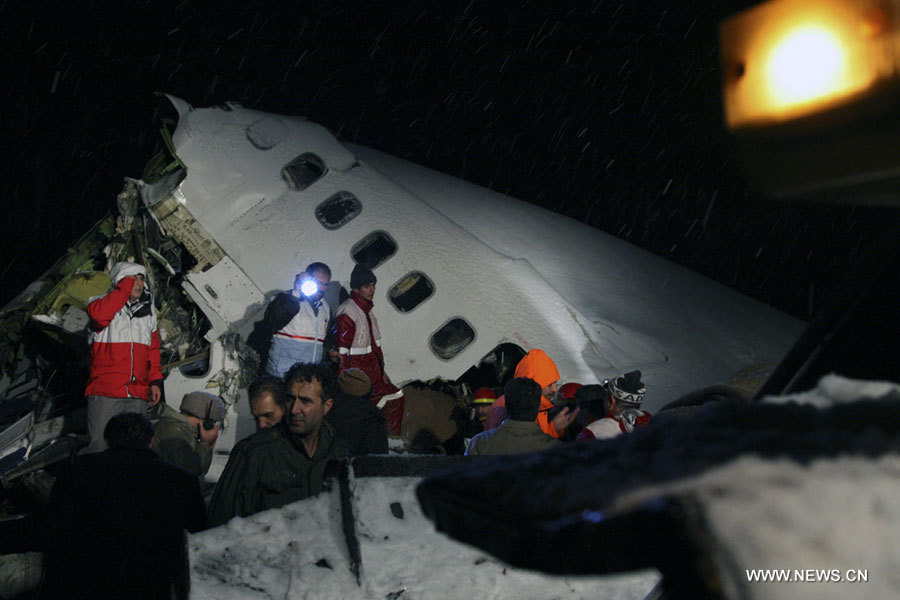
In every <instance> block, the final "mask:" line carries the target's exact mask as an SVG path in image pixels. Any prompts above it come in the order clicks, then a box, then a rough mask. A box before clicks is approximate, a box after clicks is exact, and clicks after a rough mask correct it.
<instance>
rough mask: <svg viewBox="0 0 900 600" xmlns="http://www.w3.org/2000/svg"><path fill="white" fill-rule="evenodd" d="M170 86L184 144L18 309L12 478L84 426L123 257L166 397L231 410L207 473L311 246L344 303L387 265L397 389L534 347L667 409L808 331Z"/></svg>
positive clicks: (10, 415) (751, 367)
mask: <svg viewBox="0 0 900 600" xmlns="http://www.w3.org/2000/svg"><path fill="white" fill-rule="evenodd" d="M169 100H171V102H172V104H173V105H174V106H175V108H176V109H177V112H178V124H177V127H176V128H175V129H174V131H173V132H172V133H171V135H169V134H168V132H167V131H166V130H165V129H164V130H163V135H164V137H165V138H166V140H167V146H168V149H169V153H165V154H163V155H159V156H157V157H156V158H155V159H154V160H153V161H151V163H150V164H149V165H148V167H147V169H146V172H145V173H144V175H143V177H142V178H141V179H130V178H129V179H126V181H125V186H124V188H123V190H122V192H121V193H120V194H119V196H118V198H117V202H116V205H117V214H116V215H113V216H110V217H108V218H107V219H105V220H103V221H102V222H100V223H98V224H97V225H96V226H95V227H94V228H93V229H92V230H91V231H90V232H89V233H87V234H86V235H85V236H84V237H83V238H82V239H81V240H80V241H79V242H78V243H77V244H75V245H74V246H73V247H72V249H70V251H69V253H68V254H67V255H66V256H65V257H64V258H63V259H62V260H61V261H59V262H58V263H57V264H56V265H55V266H54V267H53V268H51V269H50V270H49V271H48V272H47V273H45V274H44V276H43V277H41V278H40V279H38V280H37V281H35V282H34V283H33V284H32V285H31V286H29V287H28V289H26V290H25V291H24V292H22V293H21V294H20V295H19V296H18V297H17V298H15V299H14V300H13V301H12V302H11V303H10V304H8V305H7V306H6V307H5V308H4V309H3V313H2V327H3V329H4V332H5V334H6V335H5V336H4V348H3V354H2V368H3V387H2V390H0V391H2V394H3V407H4V409H5V410H4V417H5V420H4V424H5V427H6V429H5V430H4V431H3V433H2V443H3V446H2V449H0V450H2V452H3V454H4V463H3V464H4V465H5V468H6V469H7V471H10V470H11V471H13V473H12V475H10V474H9V473H8V472H7V474H6V475H5V481H6V483H11V480H12V479H15V478H16V477H18V476H20V474H22V473H23V469H22V467H23V465H24V464H26V463H28V462H29V461H30V460H33V459H34V458H35V455H36V454H40V453H41V452H40V451H41V446H42V445H45V444H47V443H48V442H49V441H50V440H52V439H56V438H58V437H59V434H60V433H68V432H70V431H72V432H78V423H79V420H78V416H77V415H73V414H72V412H73V411H75V409H76V408H77V407H78V406H83V401H80V396H81V395H82V393H83V383H84V380H85V378H86V372H87V350H88V344H87V335H88V317H87V314H86V312H85V306H86V304H87V301H88V299H89V298H91V297H92V296H95V295H99V294H103V293H105V292H106V290H107V289H108V288H109V277H108V275H107V274H106V270H107V269H108V267H109V266H111V265H112V264H113V263H115V262H117V261H120V260H129V261H134V262H139V263H141V264H144V265H146V267H147V270H148V283H149V287H150V290H151V291H152V292H153V294H154V297H155V305H156V310H157V313H158V317H159V331H160V338H161V345H162V354H163V369H164V373H165V397H166V399H167V402H168V403H169V404H170V405H172V406H174V407H177V405H178V402H179V401H180V399H181V397H182V395H183V394H185V393H187V392H190V391H194V390H208V391H211V392H214V393H216V394H219V395H220V396H221V397H222V398H224V399H225V401H226V402H227V403H228V404H229V409H228V417H227V419H226V422H225V428H224V431H223V433H222V435H220V437H219V440H218V442H217V445H216V457H217V458H216V460H215V461H214V466H213V468H212V470H211V477H216V476H217V473H218V472H219V471H220V470H221V468H222V466H224V462H225V460H226V458H227V454H228V451H229V450H230V448H231V447H232V446H233V444H234V443H235V442H236V441H237V440H239V439H241V438H242V437H244V436H246V435H248V434H249V433H251V432H252V431H253V423H252V419H251V417H250V416H249V410H248V408H247V406H246V401H245V399H246V388H247V386H248V384H249V383H250V382H251V381H252V379H253V378H254V377H255V376H256V373H257V370H258V366H259V357H258V354H257V353H256V352H255V351H254V350H253V349H252V348H251V347H250V346H249V345H248V344H247V343H246V340H247V338H248V336H250V335H251V333H252V331H253V327H254V323H256V322H258V321H259V320H260V319H261V318H262V313H263V311H264V310H265V308H266V306H267V303H268V301H269V300H271V298H272V297H274V295H275V294H277V293H278V292H280V291H282V290H284V289H289V288H290V287H291V285H292V284H293V281H294V276H295V274H296V273H298V272H299V271H301V270H302V269H303V268H304V267H305V265H306V264H308V263H310V262H313V261H322V262H324V263H326V264H328V265H329V266H330V267H331V270H332V273H333V277H332V283H331V284H330V286H329V288H328V290H327V292H326V296H325V298H326V300H327V301H329V304H330V305H331V307H332V312H334V311H335V310H336V308H337V306H338V303H339V300H340V299H341V298H342V297H346V294H347V292H349V275H350V272H351V271H352V269H353V266H354V265H355V264H356V263H364V264H366V265H367V266H369V267H370V268H372V269H373V271H374V273H375V274H376V276H377V277H378V285H377V291H376V296H375V307H376V308H375V310H376V311H377V312H376V314H377V316H378V319H379V323H380V328H381V330H382V332H383V344H384V346H383V350H384V355H385V360H386V370H387V372H388V374H389V375H390V377H391V379H392V380H393V381H394V382H395V383H397V384H399V385H403V384H405V383H409V382H411V381H428V380H433V379H435V378H440V379H442V380H447V381H449V382H451V383H455V384H457V387H456V388H454V389H457V390H459V391H460V393H461V394H462V395H464V394H465V393H467V391H468V392H471V390H472V389H474V388H475V387H476V386H480V385H488V386H494V387H496V386H499V385H500V384H501V383H502V382H504V381H505V379H508V377H509V376H510V374H511V372H512V370H513V369H514V368H515V364H516V361H518V359H519V358H520V357H521V356H522V355H523V354H524V353H525V352H526V351H527V350H528V349H530V348H541V349H543V350H544V351H546V352H547V354H548V355H549V356H551V357H552V358H553V360H554V361H555V362H556V364H557V366H558V368H559V371H560V373H561V375H562V380H561V383H564V382H568V381H577V382H580V383H595V382H598V381H601V380H602V379H604V378H607V377H612V376H615V375H618V374H621V373H623V372H625V371H630V370H634V369H639V370H641V371H642V372H643V373H644V380H645V381H646V382H647V385H648V390H649V391H648V394H647V400H646V403H645V405H646V406H647V407H648V408H649V410H651V411H653V410H655V409H656V408H658V407H660V406H662V405H664V404H666V403H668V402H670V401H672V400H675V399H676V398H678V397H679V396H681V395H683V394H685V393H687V392H690V391H693V390H696V389H698V388H702V387H704V386H708V385H712V384H717V383H722V382H727V381H730V380H734V379H735V378H737V377H741V376H743V377H744V381H747V380H752V378H753V376H754V375H755V371H757V370H760V369H762V370H764V369H765V368H767V367H770V366H771V365H773V364H774V363H776V362H777V361H778V359H779V358H780V357H781V356H782V355H783V354H784V352H785V351H786V350H787V349H788V347H789V346H790V344H791V343H792V342H793V340H794V339H795V338H796V337H797V335H798V334H799V332H800V331H801V329H802V323H801V322H800V321H798V320H795V319H793V318H791V317H788V316H786V315H784V314H782V313H780V312H778V311H776V310H774V309H772V308H770V307H768V306H765V305H763V304H761V303H759V302H757V301H755V300H752V299H749V298H747V297H744V296H742V295H740V294H738V293H737V292H735V291H733V290H731V289H728V288H726V287H724V286H722V285H719V284H717V283H715V282H713V281H711V280H709V279H706V278H704V277H701V276H699V275H697V274H695V273H692V272H690V271H688V270H686V269H684V268H681V267H678V266H676V265H673V264H671V263H668V262H667V261H665V260H663V259H661V258H658V257H656V256H653V255H651V254H649V253H648V252H645V251H643V250H641V249H638V248H636V247H634V246H631V245H629V244H627V243H625V242H623V241H621V240H619V239H616V238H614V237H612V236H610V235H607V234H604V233H602V232H600V231H598V230H596V229H593V228H591V227H588V226H587V225H584V224H582V223H579V222H576V221H574V220H572V219H570V218H568V217H564V216H561V215H558V214H554V213H552V212H549V211H547V210H544V209H541V208H538V207H535V206H532V205H529V204H526V203H524V202H521V201H518V200H515V199H513V198H510V197H508V196H504V195H502V194H499V193H496V192H492V191H490V190H487V189H484V188H481V187H478V186H475V185H473V184H470V183H466V182H464V181H461V180H458V179H454V178H452V177H449V176H447V175H444V174H441V173H438V172H435V171H431V170H429V169H426V168H423V167H420V166H417V165H414V164H411V163H408V162H405V161H402V160H399V159H396V158H393V157H391V156H387V155H384V154H382V153H380V152H377V151H375V150H371V149H369V148H364V147H360V146H354V145H351V144H347V143H343V142H341V141H339V140H338V139H337V138H336V137H335V136H334V135H332V134H331V133H330V132H329V131H328V130H326V129H325V128H324V127H321V126H319V125H316V124H314V123H310V122H309V121H307V120H305V119H303V118H300V117H286V116H281V115H272V114H266V113H262V112H258V111H254V110H250V109H246V108H243V107H241V106H238V105H236V104H227V105H223V106H219V107H215V108H203V109H194V108H192V107H191V106H189V105H188V104H187V103H186V102H184V101H182V100H180V99H178V98H174V97H171V96H170V97H169ZM752 391H753V390H752V389H751V390H749V392H748V393H749V394H752ZM57 452H59V451H57ZM26 457H27V458H28V459H29V460H26ZM26 470H27V469H26Z"/></svg>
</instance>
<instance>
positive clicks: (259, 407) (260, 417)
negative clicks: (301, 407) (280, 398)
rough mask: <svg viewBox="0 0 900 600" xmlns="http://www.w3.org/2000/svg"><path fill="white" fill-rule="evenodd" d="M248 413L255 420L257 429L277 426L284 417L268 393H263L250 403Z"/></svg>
mask: <svg viewBox="0 0 900 600" xmlns="http://www.w3.org/2000/svg"><path fill="white" fill-rule="evenodd" d="M250 412H251V413H252V414H253V418H254V419H255V420H256V428H257V429H267V428H269V427H272V426H273V425H277V424H278V422H279V421H281V419H282V417H284V411H283V410H282V409H281V407H280V406H278V403H277V402H275V398H273V397H272V394H271V393H269V392H263V393H262V394H261V395H260V396H257V397H256V398H254V399H253V400H251V401H250Z"/></svg>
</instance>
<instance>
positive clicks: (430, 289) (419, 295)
mask: <svg viewBox="0 0 900 600" xmlns="http://www.w3.org/2000/svg"><path fill="white" fill-rule="evenodd" d="M433 293H434V284H433V283H431V280H430V279H428V277H427V276H426V275H425V273H422V272H421V271H413V272H412V273H409V274H408V275H406V277H404V278H403V279H401V280H400V281H398V282H397V283H395V284H394V285H393V286H392V287H391V289H389V290H388V300H390V301H391V304H393V305H394V307H395V308H396V309H397V310H399V311H400V312H402V313H407V312H409V311H411V310H412V309H414V308H415V307H417V306H418V305H420V304H422V303H423V302H425V300H427V299H428V298H429V297H430V296H431V295H432V294H433Z"/></svg>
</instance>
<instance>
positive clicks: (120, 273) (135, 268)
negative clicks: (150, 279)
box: [109, 262, 147, 285]
mask: <svg viewBox="0 0 900 600" xmlns="http://www.w3.org/2000/svg"><path fill="white" fill-rule="evenodd" d="M135 275H143V276H144V279H147V269H145V268H144V266H143V265H139V264H136V263H130V262H117V263H116V264H114V265H113V267H112V269H110V270H109V278H110V280H111V281H112V284H113V285H116V284H117V283H119V282H120V281H122V280H123V279H125V278H126V277H134V276H135ZM144 285H146V281H145V282H144Z"/></svg>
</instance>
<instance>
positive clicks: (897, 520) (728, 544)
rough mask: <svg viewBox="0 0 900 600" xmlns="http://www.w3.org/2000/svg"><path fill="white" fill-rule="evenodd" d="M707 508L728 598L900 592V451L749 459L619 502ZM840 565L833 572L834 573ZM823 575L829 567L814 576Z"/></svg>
mask: <svg viewBox="0 0 900 600" xmlns="http://www.w3.org/2000/svg"><path fill="white" fill-rule="evenodd" d="M686 493H687V494H690V495H691V496H692V497H693V498H695V499H696V500H699V501H700V503H701V504H702V506H703V507H704V512H705V515H706V517H707V520H708V526H709V528H710V530H711V532H712V534H713V541H712V542H711V543H712V544H714V545H715V547H716V550H717V551H716V553H715V556H713V559H714V561H715V563H716V565H717V567H718V571H719V574H720V577H721V580H722V582H723V584H724V586H725V589H726V594H725V596H726V597H728V598H747V599H760V600H762V599H771V600H780V599H784V600H804V599H809V600H813V599H816V600H819V599H827V598H835V599H844V598H873V599H874V598H878V599H881V598H898V597H900V571H898V570H897V565H898V564H900V503H898V502H897V498H900V457H898V456H894V455H890V456H883V457H881V458H879V459H876V460H872V459H870V458H865V457H841V458H836V459H822V460H817V461H814V462H813V463H811V464H810V465H808V466H803V465H800V464H798V463H796V462H794V461H791V460H788V459H780V460H762V459H760V458H756V457H749V456H745V457H742V458H739V459H737V460H735V461H732V462H731V463H728V464H727V465H724V466H722V467H719V468H716V469H713V470H711V471H707V472H706V473H704V474H702V475H700V476H698V477H696V478H692V479H687V480H682V481H679V482H676V483H674V484H672V485H667V486H652V487H647V488H643V489H641V490H638V491H636V492H634V493H632V494H629V495H628V496H625V497H623V498H622V499H621V500H620V501H619V502H618V503H617V507H616V508H619V509H625V508H626V507H629V506H633V505H635V504H636V503H640V502H642V501H645V500H649V499H650V498H653V497H656V496H658V495H659V494H686ZM750 569H782V570H784V569H788V570H790V574H789V577H791V578H794V579H796V578H797V574H795V573H794V570H797V571H802V572H804V573H803V574H802V575H801V577H803V578H807V577H808V575H807V574H806V573H805V571H806V570H807V569H814V570H820V571H828V573H827V575H825V576H826V577H828V578H829V579H830V578H833V577H836V576H837V577H840V578H846V577H847V576H848V571H852V572H853V573H851V574H850V576H851V577H857V575H856V574H855V572H856V570H862V571H866V573H867V577H868V581H858V582H851V581H839V582H835V581H821V580H819V581H815V580H812V581H788V582H786V581H767V582H761V581H755V582H750V581H748V575H747V572H746V571H747V570H750ZM832 570H834V571H832ZM812 577H813V578H817V577H818V578H821V577H822V574H813V575H812Z"/></svg>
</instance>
